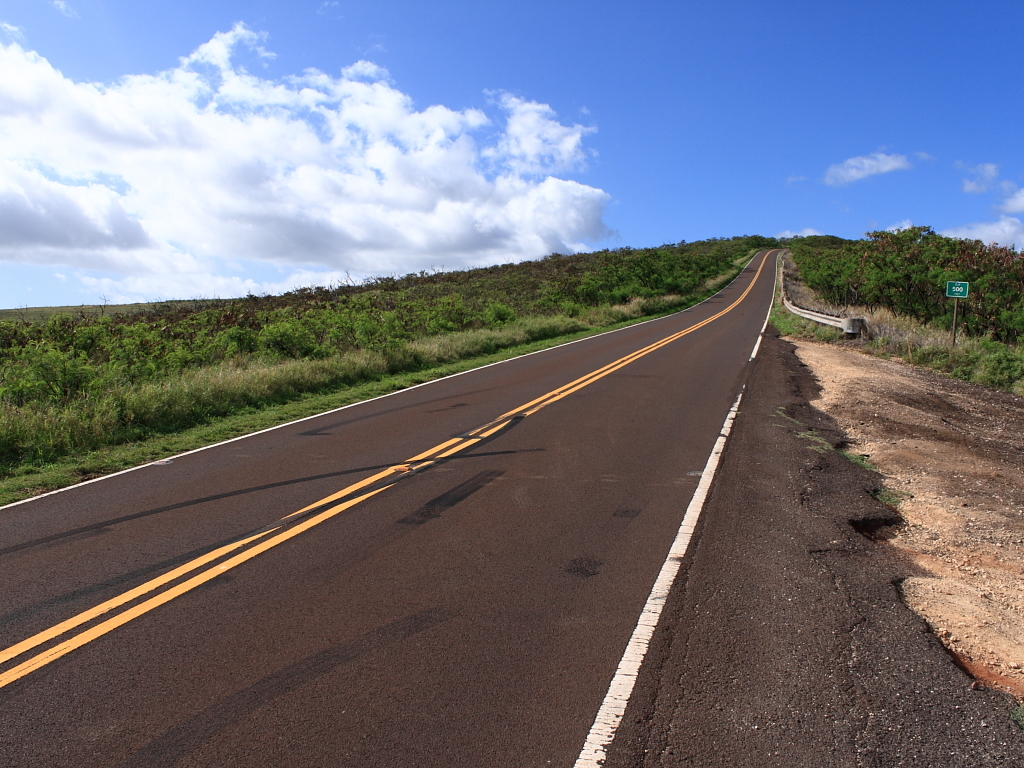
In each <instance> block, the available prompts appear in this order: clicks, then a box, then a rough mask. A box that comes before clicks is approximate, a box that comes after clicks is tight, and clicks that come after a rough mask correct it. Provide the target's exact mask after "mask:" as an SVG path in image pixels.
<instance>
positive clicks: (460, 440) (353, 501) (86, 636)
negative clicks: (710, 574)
mask: <svg viewBox="0 0 1024 768" xmlns="http://www.w3.org/2000/svg"><path fill="white" fill-rule="evenodd" d="M770 254H771V252H770V251H769V252H768V253H766V254H765V255H764V257H763V258H762V259H761V264H760V265H759V266H758V268H757V273H756V274H755V275H754V278H753V279H752V280H751V281H750V284H749V285H748V286H747V288H746V290H745V291H743V293H742V294H741V295H740V297H739V298H738V299H736V301H734V302H733V303H732V304H730V305H729V306H728V307H726V308H725V309H723V310H722V311H721V312H719V313H718V314H716V315H712V316H711V317H709V318H707V319H706V320H702V321H701V322H699V323H697V324H695V325H692V326H690V327H689V328H687V329H686V330H683V331H679V332H678V333H674V334H672V335H671V336H666V337H665V338H664V339H661V340H660V341H656V342H654V343H653V344H651V345H649V346H646V347H644V348H643V349H639V350H637V351H636V352H633V353H631V354H629V355H626V356H625V357H623V358H620V359H618V360H616V361H615V362H612V363H609V364H608V365H606V366H604V367H603V368H598V369H597V370H596V371H592V372H591V373H588V374H587V375H586V376H582V377H580V378H578V379H576V380H575V381H571V382H569V383H568V384H566V385H564V386H562V387H559V388H558V389H555V390H552V391H551V392H548V393H547V394H545V395H541V396H540V397H538V398H537V399H535V400H531V401H530V402H528V403H526V404H524V405H522V406H520V407H519V408H516V409H514V410H511V411H508V412H507V413H504V414H502V415H501V416H499V417H498V418H497V419H495V420H494V421H491V422H489V423H487V424H484V425H483V426H481V427H477V428H476V429H474V430H473V431H471V432H467V433H465V434H463V435H460V436H458V437H455V438H452V439H451V440H448V441H446V442H444V443H441V444H440V445H435V446H434V447H433V448H431V449H430V450H428V451H424V452H423V453H420V454H417V455H416V456H413V457H412V458H410V459H407V460H406V461H404V462H403V463H401V464H395V465H393V466H390V467H388V468H387V469H385V470H383V471H381V472H378V473H377V474H375V475H372V476H371V477H367V478H366V479H364V480H360V481H359V482H358V483H353V484H352V485H350V486H348V487H346V488H343V489H341V490H340V491H338V492H337V493H334V494H331V495H330V496H327V497H325V498H323V499H320V500H319V501H317V502H314V503H313V504H310V505H309V506H307V507H303V508H302V509H300V510H298V511H296V512H292V513H291V514H290V515H287V516H285V517H283V518H281V519H280V520H278V521H277V522H276V523H272V524H271V525H268V526H266V527H264V528H262V529H260V530H258V531H255V532H253V533H251V534H248V535H246V536H244V537H243V538H241V539H239V540H237V541H234V542H232V543H230V544H227V545H225V546H222V547H219V548H218V549H215V550H213V551H211V552H208V553H206V554H205V555H202V556H200V557H197V558H195V559H194V560H190V561H189V562H187V563H185V564H183V565H180V566H178V567H177V568H174V569H172V570H170V571H168V572H167V573H164V574H162V575H161V576H158V577H157V578H155V579H152V580H150V581H147V582H146V583H144V584H140V585H139V586H137V587H135V588H133V589H130V590H128V591H127V592H124V593H122V594H120V595H118V596H117V597H114V598H112V599H110V600H107V601H106V602H104V603H101V604H99V605H97V606H95V607H94V608H90V609H89V610H87V611H83V612H82V613H79V614H78V615H76V616H72V617H71V618H70V619H68V620H67V621H63V622H61V623H60V624H57V625H55V626H53V627H50V628H49V629H46V630H44V631H42V632H40V633H38V634H36V635H33V636H32V637H30V638H28V639H26V640H23V641H21V642H20V643H17V644H15V645H12V646H11V647H9V648H6V649H4V650H2V651H0V666H3V665H5V664H7V663H8V662H11V661H13V660H14V659H16V658H18V657H19V656H22V655H24V654H26V653H28V652H29V651H32V650H34V649H36V648H39V647H40V646H42V645H45V644H47V643H49V642H51V641H53V640H57V639H58V638H60V637H61V636H63V635H66V634H68V633H69V632H71V631H72V630H75V629H78V628H80V627H82V626H84V625H86V624H90V623H91V622H94V621H96V620H97V619H99V618H100V617H102V616H104V615H106V614H108V613H110V612H111V611H115V610H117V609H119V608H122V607H124V606H127V605H129V604H130V603H135V601H137V600H139V598H142V597H144V596H145V595H148V594H149V593H151V592H155V591H156V590H158V589H160V588H161V587H165V586H167V585H172V586H170V587H169V588H168V589H165V590H164V591H162V592H160V593H159V594H157V595H154V596H152V597H150V598H148V599H146V600H142V601H141V602H137V603H135V604H134V605H131V606H130V607H128V608H127V609H125V610H123V611H121V612H120V613H118V614H116V615H115V616H112V617H110V618H108V619H106V620H104V621H101V622H99V623H96V624H93V625H92V626H90V627H88V628H87V629H84V630H82V631H80V632H79V633H78V634H75V635H72V636H71V637H69V638H67V639H66V640H63V641H62V642H59V643H57V644H55V645H53V646H51V647H49V648H47V649H45V650H43V651H41V652H39V653H37V654H36V655H34V656H32V657H30V658H28V659H26V660H24V661H22V662H21V663H19V664H17V665H15V666H13V667H11V668H10V669H8V670H6V671H4V672H2V673H0V688H3V687H4V686H6V685H9V684H10V683H13V682H14V681H15V680H18V679H20V678H22V677H24V676H25V675H28V674H29V673H31V672H34V671H35V670H37V669H39V668H40V667H44V666H46V665H47V664H49V663H50V662H52V661H56V660H57V659H59V658H61V657H62V656H65V655H67V654H68V653H71V652H72V651H74V650H75V649H77V648H81V647H82V646H83V645H85V644H86V643H90V642H92V641H93V640H96V639H97V638H99V637H102V636H103V635H105V634H107V633H108V632H112V631H113V630H115V629H117V628H118V627H120V626H122V625H124V624H127V623H128V622H129V621H132V620H133V619H136V618H138V617H139V616H142V615H143V614H146V613H149V612H150V611H152V610H153V609H154V608H158V607H159V606H161V605H164V604H165V603H169V602H170V601H171V600H174V599H175V598H176V597H180V596H181V595H184V594H185V593H186V592H190V591H191V590H193V589H195V588H196V587H198V586H201V585H203V584H205V583H206V582H208V581H211V580H213V579H215V578H217V577H218V576H220V575H221V574H223V573H225V572H226V571H229V570H231V569H232V568H235V567H236V566H239V565H241V564H242V563H244V562H246V561H248V560H252V559H253V558H254V557H256V556H257V555H261V554H263V553H264V552H266V551H267V550H269V549H272V548H274V547H276V546H277V545H279V544H283V543H284V542H286V541H288V540H289V539H291V538H294V537H295V536H298V535H299V534H300V533H303V532H305V531H308V530H309V529H310V528H313V527H314V526H317V525H319V524H320V523H322V522H324V521H326V520H329V519H331V518H332V517H334V516H335V515H337V514H339V513H341V512H344V511H345V510H346V509H350V508H352V507H354V506H355V505H357V504H359V503H361V502H363V501H365V500H366V499H368V498H370V497H371V496H375V495H376V494H378V493H380V492H381V491H383V490H385V489H387V488H389V487H390V486H392V485H394V484H395V483H396V482H398V481H399V480H401V479H402V478H403V477H407V476H409V475H410V474H411V473H414V472H420V471H422V470H424V469H426V468H428V467H430V466H432V465H434V464H436V463H438V462H440V461H443V460H444V459H447V458H450V457H452V456H454V455H456V454H458V453H462V452H464V451H466V450H468V449H470V448H473V447H474V446H476V445H478V444H479V443H480V442H481V441H482V440H486V439H487V438H489V437H492V436H493V435H495V434H497V433H498V432H500V431H501V430H502V429H505V428H506V427H508V426H510V425H511V424H512V423H514V422H515V421H518V420H519V419H523V418H525V417H527V416H531V415H533V414H535V413H536V412H537V411H539V410H540V409H541V408H544V407H545V406H548V405H551V404H552V403H554V402H557V401H558V400H561V399H562V398H563V397H568V396H569V395H571V394H572V393H573V392H578V391H579V390H581V389H583V388H584V387H586V386H588V385H590V384H593V383H594V382H595V381H597V380H598V379H601V378H604V377H605V376H607V375H609V374H611V373H614V372H615V371H617V370H619V369H620V368H624V367H625V366H627V365H629V364H630V363H632V362H634V361H636V360H639V359H640V358H641V357H643V356H644V355H648V354H650V353H651V352H654V351H655V350H658V349H661V348H662V347H664V346H666V345H668V344H671V343H672V342H673V341H676V340H677V339H680V338H682V337H683V336H686V335H687V334H690V333H693V332H694V331H696V330H698V329H700V328H703V327H704V326H705V325H708V324H709V323H712V322H714V321H715V320H717V319H718V318H720V317H722V315H724V314H726V313H727V312H730V311H732V310H733V309H734V308H735V307H736V306H737V305H739V304H740V302H742V301H743V300H744V299H745V298H746V297H747V294H749V293H750V291H751V289H753V287H754V284H755V283H756V282H757V279H758V277H760V275H761V270H762V269H763V268H764V265H765V263H766V262H767V260H768V256H769V255H770ZM339 499H341V500H343V501H341V503H339V504H336V505H335V506H332V507H330V508H329V509H326V510H324V511H322V512H319V513H316V514H310V513H311V512H313V511H314V510H316V509H318V508H320V507H323V506H325V505H327V504H331V503H332V502H335V501H338V500H339ZM296 518H298V519H296ZM232 553H235V554H232ZM196 571H199V572H198V573H195V575H193V576H191V577H190V578H185V577H186V576H188V575H189V574H192V573H193V572H196ZM179 580H180V581H179ZM175 582H177V583H175Z"/></svg>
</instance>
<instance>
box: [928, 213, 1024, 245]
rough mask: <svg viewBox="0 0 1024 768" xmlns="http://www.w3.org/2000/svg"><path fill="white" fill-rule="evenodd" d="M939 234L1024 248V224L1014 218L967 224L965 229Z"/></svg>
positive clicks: (955, 228)
mask: <svg viewBox="0 0 1024 768" xmlns="http://www.w3.org/2000/svg"><path fill="white" fill-rule="evenodd" d="M939 234H941V235H945V236H946V237H960V238H964V239H966V240H981V241H982V242H984V243H996V244H997V245H1005V246H1014V247H1016V248H1024V223H1021V220H1020V219H1018V218H1016V217H1014V216H1002V217H1000V219H999V221H985V222H980V223H977V224H967V225H966V226H963V227H953V228H951V229H946V230H943V231H942V232H940V233H939Z"/></svg>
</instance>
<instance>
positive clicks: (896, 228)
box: [885, 219, 914, 232]
mask: <svg viewBox="0 0 1024 768" xmlns="http://www.w3.org/2000/svg"><path fill="white" fill-rule="evenodd" d="M912 226H914V222H912V221H911V220H910V219H904V220H903V221H897V222H896V223H895V224H893V225H892V226H891V227H886V228H885V231H886V232H902V231H903V230H904V229H910V228H911V227H912Z"/></svg>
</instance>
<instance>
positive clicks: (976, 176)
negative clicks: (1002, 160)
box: [964, 163, 999, 195]
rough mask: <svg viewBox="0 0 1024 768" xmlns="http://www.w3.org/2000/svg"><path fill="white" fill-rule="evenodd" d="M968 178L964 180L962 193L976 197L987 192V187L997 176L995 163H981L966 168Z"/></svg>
mask: <svg viewBox="0 0 1024 768" xmlns="http://www.w3.org/2000/svg"><path fill="white" fill-rule="evenodd" d="M967 172H968V173H969V174H970V177H969V178H966V179H964V192H967V193H968V194H972V195H976V194H979V193H981V192H986V191H988V188H989V186H990V185H991V184H992V182H993V181H995V180H996V178H997V177H998V176H999V166H998V165H996V164H995V163H982V164H981V165H976V166H974V167H973V168H968V169H967Z"/></svg>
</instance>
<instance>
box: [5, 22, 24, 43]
mask: <svg viewBox="0 0 1024 768" xmlns="http://www.w3.org/2000/svg"><path fill="white" fill-rule="evenodd" d="M0 32H2V33H3V34H4V35H5V36H7V37H9V38H10V39H12V40H24V39H25V33H24V32H23V31H22V29H21V27H16V26H14V25H13V24H8V23H7V22H6V21H0Z"/></svg>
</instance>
